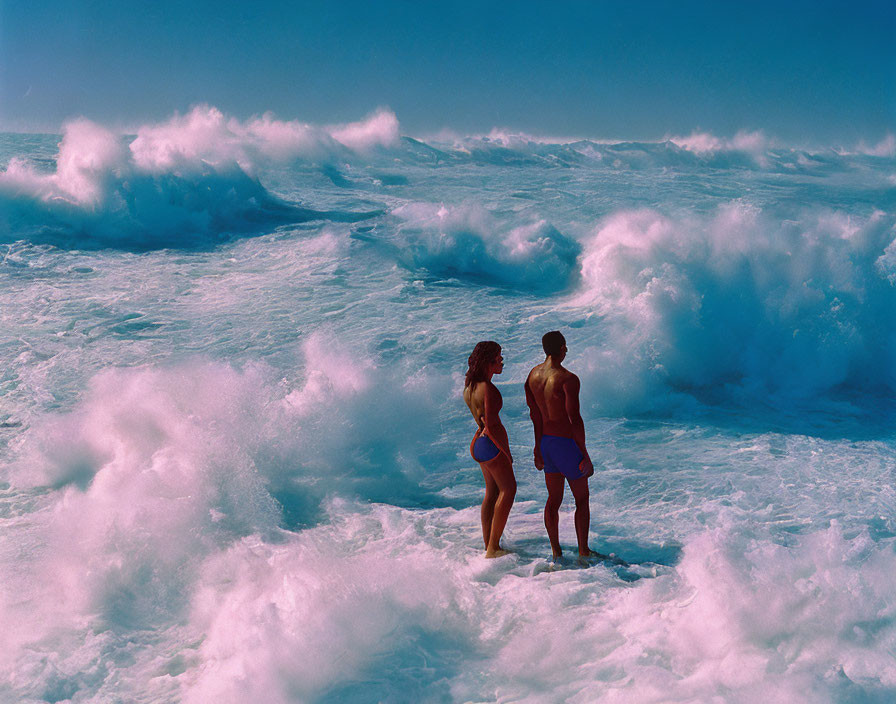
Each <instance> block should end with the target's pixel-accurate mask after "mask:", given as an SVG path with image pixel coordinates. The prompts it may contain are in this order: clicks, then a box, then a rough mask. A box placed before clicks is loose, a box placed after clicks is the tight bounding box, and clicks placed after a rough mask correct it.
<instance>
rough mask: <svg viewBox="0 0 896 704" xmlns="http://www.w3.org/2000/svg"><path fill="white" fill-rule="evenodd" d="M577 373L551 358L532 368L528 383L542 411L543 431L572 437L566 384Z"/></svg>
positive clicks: (548, 433)
mask: <svg viewBox="0 0 896 704" xmlns="http://www.w3.org/2000/svg"><path fill="white" fill-rule="evenodd" d="M573 379H576V375H575V374H573V373H572V372H571V371H569V370H568V369H565V368H563V367H562V366H560V365H559V364H554V363H552V362H551V360H550V359H548V360H545V361H544V362H542V363H541V364H539V365H537V366H535V367H533V368H532V371H531V372H529V378H528V379H527V381H526V384H527V385H528V387H529V390H530V391H531V392H532V396H533V397H534V400H535V403H536V405H537V406H538V410H539V411H541V417H542V422H543V423H544V425H543V432H544V433H546V434H547V435H557V436H560V437H567V438H571V437H572V435H573V424H572V421H571V420H570V417H569V413H568V411H567V398H566V391H567V390H566V386H567V384H568V383H569V382H570V381H571V380H573Z"/></svg>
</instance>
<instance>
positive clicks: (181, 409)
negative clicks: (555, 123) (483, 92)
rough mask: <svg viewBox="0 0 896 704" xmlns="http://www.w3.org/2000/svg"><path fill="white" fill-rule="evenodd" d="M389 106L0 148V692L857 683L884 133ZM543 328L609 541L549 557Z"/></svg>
mask: <svg viewBox="0 0 896 704" xmlns="http://www.w3.org/2000/svg"><path fill="white" fill-rule="evenodd" d="M397 130H398V127H397V121H396V120H395V119H394V116H390V114H389V113H383V112H381V113H379V114H377V115H374V116H373V117H372V118H371V119H370V120H368V121H367V122H365V123H363V124H356V125H348V126H342V127H315V126H309V125H305V124H303V123H299V122H296V121H281V120H277V119H275V118H274V117H273V116H270V115H267V116H263V117H260V118H253V119H251V120H248V121H240V120H233V119H231V118H229V117H227V116H225V115H223V114H222V113H220V112H217V111H215V110H214V109H211V108H198V109H196V110H194V111H191V112H190V113H188V114H186V115H184V116H178V117H175V118H173V119H172V120H169V121H166V122H164V123H161V124H156V125H145V126H143V127H141V128H140V129H138V130H137V137H136V139H132V138H131V137H122V136H121V135H118V134H115V133H113V132H110V131H108V130H105V129H104V128H102V127H98V126H96V125H93V124H91V123H88V122H83V121H79V122H76V123H73V124H72V125H71V126H70V127H69V130H68V132H67V133H66V135H65V136H64V138H63V142H62V147H61V149H60V153H59V154H58V156H57V158H55V160H54V158H53V155H54V153H55V152H54V143H55V141H56V140H55V139H52V138H43V137H28V138H21V139H20V138H19V137H17V136H8V135H7V136H5V137H4V138H3V139H2V140H0V152H2V153H0V159H4V160H6V159H8V158H9V157H13V156H15V157H17V158H18V160H12V161H9V162H8V163H9V166H8V167H7V169H6V171H4V172H3V174H2V176H0V191H2V195H0V206H2V207H0V219H2V225H0V226H2V227H4V228H6V229H5V230H4V234H3V238H4V239H3V241H4V242H6V243H7V244H3V245H0V289H2V295H3V305H2V306H0V359H2V361H3V365H0V398H2V402H3V404H2V408H0V458H2V466H0V624H2V626H0V700H2V701H25V702H41V701H83V702H107V701H135V702H141V701H143V702H153V703H156V702H182V701H188V702H195V701H207V700H210V699H213V700H216V701H222V702H227V701H245V700H246V699H263V700H265V701H268V700H270V701H281V702H292V701H340V702H366V701H397V700H402V701H403V700H406V699H407V700H414V701H511V700H512V701H531V702H553V701H557V702H560V701H582V702H591V701H620V702H634V703H635V704H638V703H640V702H666V701H701V702H702V701H716V700H718V701H733V702H753V701H756V700H760V699H766V700H769V701H787V702H793V701H795V702H803V701H805V702H844V701H848V702H856V701H889V700H891V699H893V698H894V694H896V668H894V666H893V662H892V657H891V655H890V652H891V651H892V650H893V649H894V647H896V645H894V644H896V632H894V629H893V622H894V619H893V604H894V603H896V598H894V590H893V587H892V586H891V585H892V579H891V575H892V573H893V570H894V567H896V565H894V564H893V562H894V558H893V556H894V536H896V521H894V518H893V516H894V515H896V492H894V490H893V489H892V487H893V486H894V477H893V467H894V457H896V448H894V443H893V441H892V437H891V436H892V432H891V428H892V423H891V422H890V419H892V417H893V408H892V400H891V399H892V394H893V391H894V389H896V377H894V369H896V357H894V349H896V337H894V336H893V335H892V334H891V333H890V332H889V330H890V328H891V327H892V326H891V325H890V323H891V320H892V318H893V311H894V309H896V301H894V285H896V233H894V207H893V205H894V204H893V200H892V188H891V186H892V183H891V181H892V177H893V170H894V169H893V162H892V157H891V156H888V155H887V154H888V147H887V144H886V142H885V143H883V147H881V148H880V149H878V147H877V145H875V141H874V140H871V141H870V142H869V144H871V145H872V147H870V148H866V149H865V151H867V152H873V151H880V152H881V154H879V155H876V156H875V155H873V154H864V153H858V150H853V153H847V152H841V153H835V152H830V151H824V150H823V151H818V152H809V151H805V150H793V149H789V148H787V147H786V146H783V145H780V144H779V143H777V142H775V141H774V140H773V139H771V138H769V139H768V140H765V138H763V137H761V135H760V136H757V135H752V136H750V135H746V136H743V135H742V136H741V138H734V139H724V138H713V137H708V136H705V135H704V136H702V137H700V139H697V138H694V140H692V141H691V142H688V146H682V145H678V144H675V143H672V142H654V143H650V142H619V143H614V144H606V143H598V142H586V141H581V142H575V143H553V142H552V141H551V140H544V139H535V138H530V137H529V136H528V135H522V134H516V133H511V132H505V133H501V132H495V133H493V134H491V135H489V136H488V137H485V138H483V137H463V138H460V137H459V138H457V139H456V140H447V141H448V143H446V144H441V143H440V144H427V143H423V142H417V141H415V140H410V139H400V138H398V137H397V135H398V131H397ZM701 140H702V142H701ZM713 140H717V142H713ZM560 141H562V140H560ZM135 144H136V147H135V146H134V145H135ZM10 145H12V146H10ZM698 147H701V148H700V149H698ZM702 147H705V148H702ZM272 193H277V194H280V195H279V196H277V197H275V196H273V195H271V194H272ZM281 196H282V197H281ZM287 198H288V199H289V203H287V204H286V207H288V208H292V207H293V206H292V205H290V203H294V202H296V201H299V200H301V201H302V202H303V203H307V204H309V205H313V206H314V207H315V208H317V209H318V210H319V211H323V212H318V213H317V215H316V216H314V218H313V219H312V218H311V216H309V214H308V213H307V212H306V213H305V215H304V216H303V215H302V214H301V213H298V214H297V213H295V212H292V211H290V212H287V213H285V214H284V210H283V208H284V199H287ZM358 211H364V212H368V214H369V215H370V217H369V218H368V220H367V221H366V222H364V223H357V224H353V225H350V224H340V223H338V222H336V223H334V222H333V220H336V221H338V220H339V219H340V213H341V214H342V215H346V214H347V213H350V212H358ZM324 213H329V214H330V215H327V216H326V217H324ZM290 218H294V219H292V220H291V219H290ZM240 223H243V225H244V226H245V229H243V230H242V232H243V233H244V234H252V235H257V236H253V237H251V238H250V237H242V238H240V239H232V238H230V237H229V236H227V235H226V234H225V233H228V232H233V231H234V230H235V229H236V230H239V227H240ZM279 223H292V224H289V225H288V226H282V227H277V226H276V225H277V224H279ZM60 231H65V232H66V233H67V234H66V237H61V236H60V235H59V232H60ZM216 233H218V234H221V235H222V236H221V237H216ZM203 242H204V243H205V245H204V246H196V245H197V244H201V243H203ZM135 243H136V244H135ZM141 243H142V244H141ZM163 243H164V244H169V245H171V246H173V247H174V248H173V249H170V250H165V249H160V247H161V246H162V244H163ZM90 246H92V247H96V246H102V247H108V248H106V249H96V248H92V249H90V250H89V251H84V250H82V249H81V248H82V247H90ZM133 250H141V251H133ZM142 250H150V251H142ZM554 328H559V329H561V330H563V331H564V334H566V336H567V339H568V341H569V343H570V354H569V358H568V360H567V362H568V364H569V366H570V368H571V369H572V370H573V371H575V372H576V373H577V374H579V376H580V377H581V379H582V389H583V390H582V399H583V405H582V407H583V415H584V418H585V423H586V432H587V438H588V443H589V450H590V452H591V455H592V457H593V458H594V459H595V465H596V466H597V467H598V473H597V474H596V476H595V478H594V479H593V480H592V481H591V503H592V528H593V533H592V547H593V548H595V549H598V550H601V551H603V552H610V551H613V552H616V553H618V554H619V555H621V556H622V557H624V558H626V559H628V560H629V561H631V562H632V563H634V564H633V565H632V566H630V567H628V568H624V567H618V566H612V565H608V564H605V563H599V564H595V565H593V566H590V567H587V568H580V567H579V566H578V565H577V564H576V562H575V560H574V559H572V558H571V557H568V558H567V559H566V561H559V562H558V563H557V564H555V565H553V566H552V565H551V564H549V562H548V561H547V559H546V558H547V554H548V550H549V548H548V544H547V539H546V535H545V533H544V527H543V522H542V516H541V509H542V506H543V501H544V497H545V493H544V492H545V490H544V485H543V477H542V475H541V474H539V473H538V472H536V471H535V469H534V468H533V467H532V466H531V460H530V458H531V456H532V455H531V453H532V444H531V443H532V434H531V433H532V429H531V423H530V421H529V419H528V416H527V409H526V405H525V400H524V396H523V394H522V381H523V379H524V378H525V374H526V372H527V371H528V369H529V368H530V367H531V365H532V364H534V363H536V362H538V361H540V359H541V358H542V357H541V350H540V346H539V338H540V336H541V334H542V333H543V332H545V331H546V330H549V329H554ZM478 339H494V340H497V341H499V342H500V343H501V344H502V346H503V348H504V354H505V357H506V360H507V368H506V370H505V373H504V375H502V376H501V377H500V378H498V379H497V383H498V387H499V388H500V390H501V392H502V394H503V397H504V406H503V409H502V419H503V421H504V423H505V425H506V427H507V428H508V431H509V435H510V443H511V450H512V452H513V454H514V457H515V463H514V469H515V472H516V476H517V482H518V487H519V490H518V494H517V503H516V504H515V506H514V508H513V511H512V513H511V516H510V521H509V523H508V526H507V530H506V532H505V537H504V540H505V543H506V544H507V546H509V547H511V548H512V549H514V550H516V551H517V552H516V554H515V556H512V557H507V558H502V559H501V560H496V561H486V560H484V559H483V558H482V556H481V553H482V536H481V531H480V525H479V507H478V501H479V499H480V498H481V496H482V482H483V479H482V474H481V471H480V469H479V468H478V467H477V465H476V464H475V463H474V462H473V460H472V459H471V458H470V456H469V453H468V449H467V448H468V443H469V440H470V436H471V435H472V432H473V429H474V422H473V419H472V418H471V417H470V415H469V413H468V411H467V409H466V408H465V406H464V405H463V402H462V400H461V398H460V389H461V386H462V378H463V376H462V373H463V369H464V363H465V361H466V357H467V355H468V354H469V352H470V349H471V347H472V344H473V343H474V342H475V341H476V340H478ZM642 412H645V413H644V414H643V415H642ZM620 413H625V414H628V415H619V414H620ZM857 419H858V420H857ZM772 430H774V432H772ZM572 503H573V502H572V501H571V500H570V498H569V496H568V495H567V499H566V501H565V503H564V506H563V508H562V513H561V521H560V539H561V544H562V545H563V547H564V550H565V551H566V553H567V555H568V556H569V555H570V553H574V551H575V543H576V541H575V535H574V531H573V516H572V510H573V507H572V505H571V504H572Z"/></svg>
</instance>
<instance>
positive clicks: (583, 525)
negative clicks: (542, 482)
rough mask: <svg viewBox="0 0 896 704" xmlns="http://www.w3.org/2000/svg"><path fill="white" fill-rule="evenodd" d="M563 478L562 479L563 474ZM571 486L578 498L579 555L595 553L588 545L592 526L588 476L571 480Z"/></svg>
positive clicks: (577, 536) (573, 493) (574, 495)
mask: <svg viewBox="0 0 896 704" xmlns="http://www.w3.org/2000/svg"><path fill="white" fill-rule="evenodd" d="M560 476H561V480H562V475H560ZM569 488H570V489H571V490H572V495H573V497H574V498H575V500H576V540H577V541H578V543H579V555H580V556H582V557H588V556H589V555H593V554H594V553H592V551H591V548H589V547H588V530H589V529H590V527H591V506H590V505H589V494H588V477H580V478H578V479H570V480H569Z"/></svg>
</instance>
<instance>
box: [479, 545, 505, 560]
mask: <svg viewBox="0 0 896 704" xmlns="http://www.w3.org/2000/svg"><path fill="white" fill-rule="evenodd" d="M509 554H510V550H505V549H504V548H502V547H499V548H498V549H497V550H486V551H485V556H486V557H487V558H488V559H492V558H494V557H504V556H505V555H509Z"/></svg>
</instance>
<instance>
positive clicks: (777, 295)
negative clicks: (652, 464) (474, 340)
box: [571, 202, 896, 408]
mask: <svg viewBox="0 0 896 704" xmlns="http://www.w3.org/2000/svg"><path fill="white" fill-rule="evenodd" d="M894 239H896V228H894V223H893V219H892V217H891V216H888V215H886V214H884V213H883V212H876V213H874V214H872V215H871V216H870V217H868V218H867V219H860V218H854V217H844V216H842V215H840V214H837V213H834V212H827V213H824V212H822V213H818V214H815V215H810V216H808V217H807V219H806V220H805V221H803V222H789V223H783V224H776V223H774V222H771V221H769V219H768V218H766V217H765V216H764V215H763V213H762V212H761V211H759V210H757V209H756V208H755V207H752V206H748V205H745V204H743V203H737V202H735V203H731V204H728V205H725V206H722V207H720V208H719V209H718V210H717V212H716V213H714V214H712V215H711V216H709V217H708V218H688V219H684V220H675V219H671V218H669V217H666V216H663V215H661V214H659V213H657V212H655V211H651V210H641V211H631V212H622V213H616V214H614V215H613V216H611V217H609V218H608V219H607V220H606V221H604V222H603V223H602V224H601V225H600V226H598V228H596V230H595V233H594V235H593V237H592V238H591V240H590V242H589V243H588V244H587V245H586V249H585V253H584V256H583V259H582V281H583V283H582V288H581V290H580V292H579V293H577V294H576V295H575V296H573V298H572V299H571V304H572V305H574V306H579V307H583V308H585V309H586V310H588V311H590V312H592V313H593V314H596V315H597V316H600V318H601V319H602V321H603V323H604V325H605V326H606V327H607V328H608V329H609V331H610V337H609V340H608V344H606V346H602V347H595V348H594V349H593V350H592V352H591V353H590V355H587V356H589V364H590V365H591V369H592V370H593V371H592V372H591V374H593V375H594V382H595V383H594V384H593V388H594V389H595V391H594V398H595V399H601V401H600V402H601V403H606V404H608V406H607V407H608V408H611V407H614V406H613V403H614V402H613V399H615V400H616V401H617V402H620V403H622V404H623V406H624V405H625V403H627V402H628V401H634V402H635V406H638V405H639V404H640V403H642V402H644V401H647V399H648V398H651V397H653V398H654V399H655V398H656V397H657V395H658V396H659V398H663V397H664V396H665V393H664V391H663V390H671V391H684V392H688V393H695V394H696V395H697V396H700V395H701V394H706V395H708V397H710V398H712V397H716V398H718V397H720V396H729V397H730V396H732V395H733V396H734V397H737V396H738V395H741V394H746V395H747V396H751V395H752V396H756V395H762V396H764V397H766V398H767V397H769V396H774V395H775V394H779V393H781V394H784V395H785V396H787V395H797V396H800V395H816V394H819V393H823V392H825V391H828V390H830V389H833V388H835V387H838V386H842V385H847V386H849V387H851V388H862V387H866V388H867V389H868V390H873V389H874V388H880V387H881V385H885V386H887V387H889V388H891V389H892V388H896V376H894V374H893V369H894V368H896V367H894V362H896V346H894V338H893V337H892V336H890V335H886V334H885V335H880V331H879V327H878V326H879V320H880V318H879V316H880V315H881V313H882V311H884V310H890V309H892V306H893V303H894V297H896V290H894V288H893V285H892V272H891V268H892V261H891V259H892V248H893V244H892V243H893V241H894ZM869 368H874V369H876V370H878V372H877V373H876V374H875V375H874V378H873V379H871V378H869V377H868V376H867V370H868V369H869ZM648 403H650V401H648Z"/></svg>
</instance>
